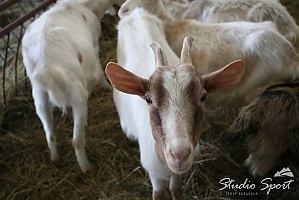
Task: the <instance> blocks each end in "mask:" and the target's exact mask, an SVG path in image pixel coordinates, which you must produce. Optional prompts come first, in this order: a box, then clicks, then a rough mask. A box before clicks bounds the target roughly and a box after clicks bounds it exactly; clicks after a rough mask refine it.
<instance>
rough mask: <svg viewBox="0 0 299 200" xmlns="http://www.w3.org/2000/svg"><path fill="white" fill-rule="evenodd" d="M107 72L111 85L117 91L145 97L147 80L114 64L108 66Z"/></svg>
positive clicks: (110, 63)
mask: <svg viewBox="0 0 299 200" xmlns="http://www.w3.org/2000/svg"><path fill="white" fill-rule="evenodd" d="M105 72H106V74H107V76H108V79H109V80H110V82H111V84H112V85H113V87H115V88H116V89H117V90H119V91H121V92H124V93H128V94H135V95H139V96H144V95H145V92H146V88H147V83H148V80H147V79H144V78H141V77H139V76H137V75H135V74H133V73H132V72H130V71H128V70H126V69H124V68H123V67H121V66H120V65H118V64H116V63H113V62H109V63H108V64H107V65H106V70H105Z"/></svg>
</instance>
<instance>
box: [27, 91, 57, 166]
mask: <svg viewBox="0 0 299 200" xmlns="http://www.w3.org/2000/svg"><path fill="white" fill-rule="evenodd" d="M32 87H33V88H32V96H33V99H34V104H35V109H36V114H37V115H38V117H39V118H40V120H41V122H42V124H43V127H44V131H45V134H46V139H47V143H48V147H49V150H50V157H51V160H52V161H53V162H54V163H57V162H58V160H59V155H58V153H57V141H56V136H55V134H54V122H53V112H52V106H51V104H50V102H49V96H48V94H47V93H46V92H45V91H42V90H41V89H40V88H38V87H34V86H32Z"/></svg>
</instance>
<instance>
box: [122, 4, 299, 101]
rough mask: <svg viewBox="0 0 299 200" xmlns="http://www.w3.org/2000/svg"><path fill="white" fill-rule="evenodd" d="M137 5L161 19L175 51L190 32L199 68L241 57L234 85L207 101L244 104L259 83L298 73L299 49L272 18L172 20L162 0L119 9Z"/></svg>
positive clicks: (129, 9)
mask: <svg viewBox="0 0 299 200" xmlns="http://www.w3.org/2000/svg"><path fill="white" fill-rule="evenodd" d="M136 7H143V8H145V9H146V10H148V11H149V12H150V13H152V14H155V15H156V16H158V17H159V18H160V19H162V21H163V22H164V31H165V35H166V39H167V41H168V43H169V45H170V47H171V48H172V49H173V50H174V52H175V53H176V54H177V55H179V54H180V49H181V48H182V43H183V39H184V37H185V36H186V35H188V36H191V37H193V38H194V43H193V47H194V48H193V50H192V60H193V64H194V66H195V68H196V70H197V72H198V73H199V74H205V73H209V72H212V71H214V70H217V69H219V68H221V67H222V66H224V65H225V64H226V63H230V62H232V61H234V60H236V59H241V60H243V61H244V62H245V68H246V70H245V75H244V78H242V80H241V81H240V83H239V84H238V85H237V86H236V87H233V88H231V89H230V90H227V91H220V92H217V93H214V94H212V95H211V96H210V97H209V99H208V101H207V104H208V106H210V107H216V106H219V105H223V104H227V105H229V106H242V105H246V104H248V103H249V102H251V100H253V99H254V98H255V97H256V96H257V95H258V94H259V91H258V90H257V89H258V88H260V87H264V86H266V85H268V84H270V83H271V82H275V81H284V80H288V79H294V78H297V77H298V75H299V64H298V62H299V56H298V54H297V53H296V51H295V49H294V47H293V46H292V45H291V43H290V42H289V41H287V40H286V39H285V38H284V37H283V36H282V35H280V34H279V33H278V32H277V30H276V29H275V27H274V25H273V23H271V22H261V23H253V22H230V23H220V24H215V23H213V24H204V23H200V22H198V21H195V20H188V19H185V20H174V19H172V18H171V17H170V16H169V15H168V13H167V12H166V10H165V7H164V5H163V3H162V2H161V0H152V1H147V0H127V1H126V2H125V3H124V4H122V6H121V8H120V10H119V13H118V14H119V16H120V17H125V16H126V15H127V14H128V13H130V12H132V10H134V9H135V8H136ZM213 95H214V97H213Z"/></svg>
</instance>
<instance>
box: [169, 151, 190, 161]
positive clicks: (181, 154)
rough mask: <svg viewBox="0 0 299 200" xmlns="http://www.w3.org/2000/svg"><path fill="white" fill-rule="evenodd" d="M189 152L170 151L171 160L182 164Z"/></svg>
mask: <svg viewBox="0 0 299 200" xmlns="http://www.w3.org/2000/svg"><path fill="white" fill-rule="evenodd" d="M190 153H191V150H179V151H172V150H170V154H171V156H172V158H173V159H174V160H175V161H176V162H177V163H183V162H184V161H185V160H186V159H187V158H188V157H189V155H190Z"/></svg>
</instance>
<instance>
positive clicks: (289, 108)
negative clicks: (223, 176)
mask: <svg viewBox="0 0 299 200" xmlns="http://www.w3.org/2000/svg"><path fill="white" fill-rule="evenodd" d="M298 122H299V83H298V82H297V83H282V84H275V85H272V86H270V87H268V88H267V89H266V90H265V91H264V92H263V93H262V94H261V95H259V96H258V98H256V99H255V100H254V101H253V102H252V103H251V104H249V105H248V106H246V107H244V108H242V110H241V111H240V113H239V116H238V117H237V118H236V119H235V121H234V122H233V124H232V125H231V126H230V128H229V130H228V132H229V135H230V136H231V137H233V138H241V139H244V138H245V139H246V143H247V148H248V151H249V157H248V158H247V160H246V162H245V163H246V164H247V165H248V166H249V167H250V169H251V172H252V174H253V175H254V176H265V175H266V174H267V173H268V172H269V171H270V170H271V169H273V167H274V166H275V165H276V164H277V163H278V161H279V160H280V159H281V157H282V156H284V154H285V153H288V154H289V155H291V156H292V157H293V158H294V159H295V160H296V159H297V158H298V156H299V124H298ZM297 164H298V163H297Z"/></svg>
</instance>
